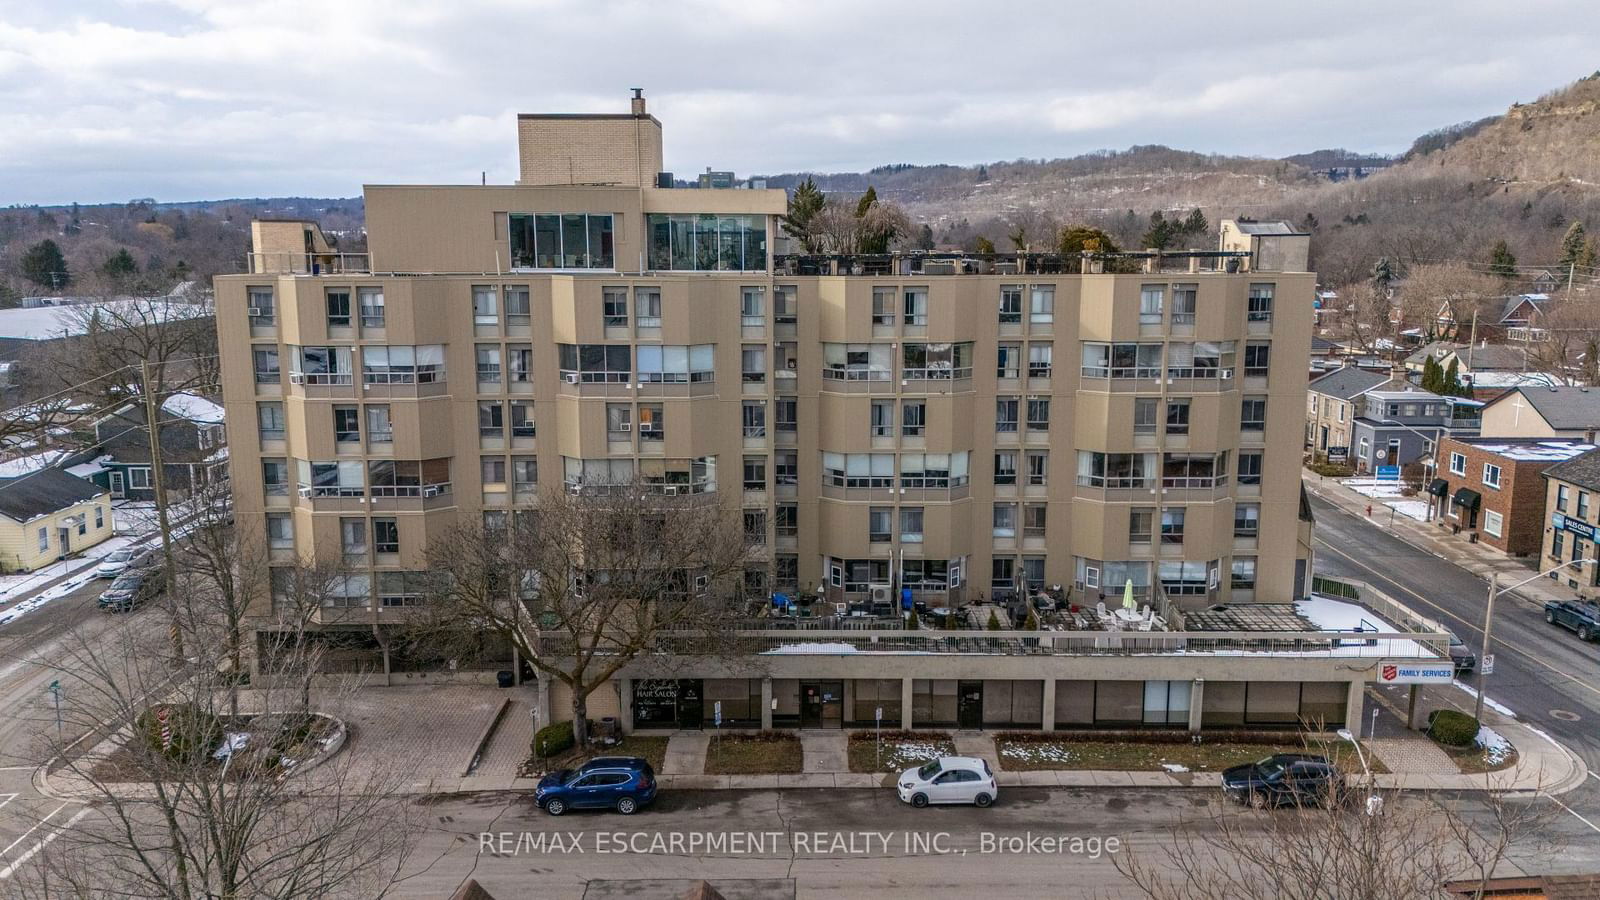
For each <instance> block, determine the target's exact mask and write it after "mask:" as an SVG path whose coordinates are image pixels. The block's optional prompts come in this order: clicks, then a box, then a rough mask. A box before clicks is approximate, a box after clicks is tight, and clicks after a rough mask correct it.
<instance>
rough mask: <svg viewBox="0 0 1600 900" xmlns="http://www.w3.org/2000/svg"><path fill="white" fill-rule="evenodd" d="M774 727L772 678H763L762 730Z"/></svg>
mask: <svg viewBox="0 0 1600 900" xmlns="http://www.w3.org/2000/svg"><path fill="white" fill-rule="evenodd" d="M771 728H772V679H771V678H763V679H761V730H763V731H767V730H769V729H771Z"/></svg>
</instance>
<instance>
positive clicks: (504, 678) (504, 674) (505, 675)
mask: <svg viewBox="0 0 1600 900" xmlns="http://www.w3.org/2000/svg"><path fill="white" fill-rule="evenodd" d="M494 680H495V683H496V684H498V685H500V686H501V687H503V688H508V687H511V682H513V681H515V680H516V679H515V678H513V677H512V674H511V670H510V669H501V670H500V671H498V672H496V673H494Z"/></svg>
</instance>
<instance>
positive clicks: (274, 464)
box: [261, 459, 289, 497]
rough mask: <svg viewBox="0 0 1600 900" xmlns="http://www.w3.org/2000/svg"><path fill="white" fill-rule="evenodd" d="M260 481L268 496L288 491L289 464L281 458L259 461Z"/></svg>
mask: <svg viewBox="0 0 1600 900" xmlns="http://www.w3.org/2000/svg"><path fill="white" fill-rule="evenodd" d="M261 482H262V484H263V486H264V487H265V488H266V494H267V496H269V497H272V496H281V495H283V494H287V493H289V466H288V463H286V462H285V461H284V460H282V459H263V460H262V461H261Z"/></svg>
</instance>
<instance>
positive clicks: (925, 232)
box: [917, 224, 933, 250]
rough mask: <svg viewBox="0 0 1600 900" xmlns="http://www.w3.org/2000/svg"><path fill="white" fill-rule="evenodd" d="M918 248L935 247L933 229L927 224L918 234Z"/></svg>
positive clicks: (927, 248)
mask: <svg viewBox="0 0 1600 900" xmlns="http://www.w3.org/2000/svg"><path fill="white" fill-rule="evenodd" d="M917 249H918V250H932V249H933V229H932V228H931V227H929V226H928V225H926V224H924V225H923V226H922V230H921V231H920V232H918V234H917Z"/></svg>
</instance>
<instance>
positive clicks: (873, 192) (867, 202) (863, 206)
mask: <svg viewBox="0 0 1600 900" xmlns="http://www.w3.org/2000/svg"><path fill="white" fill-rule="evenodd" d="M877 202H878V189H877V188H875V187H873V186H872V185H870V184H869V185H867V192H866V193H865V194H862V195H861V199H860V200H857V201H856V218H858V219H861V218H865V217H866V215H867V211H868V210H870V209H872V205H873V204H874V203H877Z"/></svg>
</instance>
